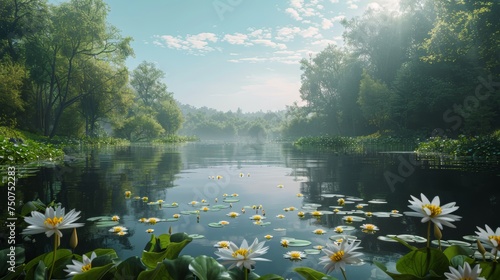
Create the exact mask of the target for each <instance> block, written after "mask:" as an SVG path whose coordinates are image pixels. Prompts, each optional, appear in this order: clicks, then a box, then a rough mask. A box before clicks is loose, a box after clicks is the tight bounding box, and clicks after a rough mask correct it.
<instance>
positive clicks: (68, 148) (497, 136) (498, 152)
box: [0, 127, 500, 165]
mask: <svg viewBox="0 0 500 280" xmlns="http://www.w3.org/2000/svg"><path fill="white" fill-rule="evenodd" d="M195 141H200V139H199V138H198V137H196V136H181V135H168V136H165V137H161V138H155V139H152V140H150V141H147V142H146V143H150V144H180V143H186V142H195ZM280 142H282V141H280ZM290 142H292V144H293V146H294V147H296V148H298V149H305V150H321V151H325V150H326V151H330V152H335V153H339V154H366V153H372V152H388V151H406V152H415V153H417V154H420V155H424V156H444V157H455V158H458V157H461V158H472V159H482V160H487V161H490V160H493V161H495V160H498V159H499V158H500V130H497V131H495V132H493V133H491V134H489V135H483V136H466V135H459V136H458V137H456V138H447V137H439V136H438V137H429V138H426V139H421V138H419V137H416V136H414V137H393V136H390V135H381V134H379V133H376V134H372V135H368V136H357V137H349V136H330V135H324V136H304V137H300V138H298V139H296V140H291V141H290ZM132 143H133V142H131V141H129V140H126V139H121V138H114V137H97V138H91V137H84V138H78V139H77V138H64V137H56V138H52V139H49V138H47V137H44V136H40V135H36V134H33V133H29V132H25V131H21V130H17V129H12V128H8V127H0V164H1V165H5V164H13V163H15V164H26V163H31V162H36V161H56V160H62V159H64V156H65V155H68V154H71V153H72V151H74V150H75V147H80V146H82V145H84V146H95V147H98V146H101V145H110V146H123V145H130V144H132ZM141 143H143V142H141Z"/></svg>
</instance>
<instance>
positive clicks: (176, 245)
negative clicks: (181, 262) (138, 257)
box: [142, 233, 193, 268]
mask: <svg viewBox="0 0 500 280" xmlns="http://www.w3.org/2000/svg"><path fill="white" fill-rule="evenodd" d="M153 238H154V236H152V241H150V242H149V243H148V245H146V248H148V246H151V247H153V244H155V246H154V247H155V250H154V251H153V250H151V249H150V251H146V250H145V252H143V253H142V262H143V263H144V264H145V265H146V266H147V267H149V268H155V267H156V264H157V263H159V262H162V261H163V260H164V259H175V258H177V256H179V254H180V252H181V251H182V249H183V248H184V247H186V245H187V244H188V243H189V242H191V241H192V240H193V239H192V238H191V237H189V236H188V235H187V234H185V233H175V234H172V235H171V236H170V235H168V234H162V235H160V236H159V238H157V239H155V241H153ZM149 244H151V245H149Z"/></svg>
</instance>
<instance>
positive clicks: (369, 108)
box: [358, 71, 394, 129]
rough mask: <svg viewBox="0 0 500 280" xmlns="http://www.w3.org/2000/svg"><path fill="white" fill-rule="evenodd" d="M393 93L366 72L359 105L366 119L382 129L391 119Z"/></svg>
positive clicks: (360, 89)
mask: <svg viewBox="0 0 500 280" xmlns="http://www.w3.org/2000/svg"><path fill="white" fill-rule="evenodd" d="M393 99H394V94H393V92H392V91H391V90H390V89H389V88H388V87H387V85H386V84H384V83H383V82H381V81H377V80H374V79H373V78H372V77H370V75H369V74H368V73H366V71H365V72H364V73H363V78H362V79H361V82H360V86H359V99H358V103H359V105H360V107H361V111H362V112H363V114H364V116H365V118H366V119H367V120H368V122H369V123H370V124H372V125H374V126H375V127H377V128H379V129H382V128H384V126H385V125H386V122H387V121H388V120H389V118H390V110H391V105H392V103H393V102H392V101H393Z"/></svg>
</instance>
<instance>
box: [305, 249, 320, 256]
mask: <svg viewBox="0 0 500 280" xmlns="http://www.w3.org/2000/svg"><path fill="white" fill-rule="evenodd" d="M304 252H305V253H306V254H308V255H318V254H319V253H321V250H317V249H305V250H304Z"/></svg>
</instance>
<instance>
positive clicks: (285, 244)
mask: <svg viewBox="0 0 500 280" xmlns="http://www.w3.org/2000/svg"><path fill="white" fill-rule="evenodd" d="M280 244H281V246H282V247H284V248H288V244H290V241H288V239H281V241H280Z"/></svg>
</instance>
